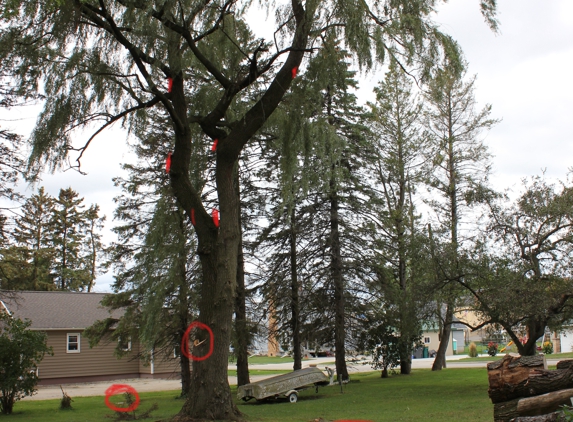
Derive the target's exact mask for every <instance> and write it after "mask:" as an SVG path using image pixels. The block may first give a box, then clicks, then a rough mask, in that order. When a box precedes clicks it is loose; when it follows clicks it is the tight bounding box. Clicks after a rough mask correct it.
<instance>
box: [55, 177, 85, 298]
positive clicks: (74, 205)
mask: <svg viewBox="0 0 573 422" xmlns="http://www.w3.org/2000/svg"><path fill="white" fill-rule="evenodd" d="M83 200H84V199H83V198H80V197H79V195H78V193H77V192H75V191H74V190H73V189H72V188H67V189H60V193H59V195H58V198H56V199H55V200H54V210H53V214H52V218H51V220H50V223H49V224H50V225H51V229H52V230H53V231H52V239H51V242H52V247H53V251H54V255H53V259H54V261H53V271H54V276H55V283H56V286H57V288H58V289H60V290H84V289H87V288H88V286H89V285H91V283H92V282H93V280H92V279H91V273H90V271H89V269H86V267H85V266H84V265H83V264H84V263H83V262H82V255H81V249H82V244H83V242H84V240H85V236H84V232H83V229H84V225H85V212H84V210H83V208H84V207H85V206H84V205H82V202H83Z"/></svg>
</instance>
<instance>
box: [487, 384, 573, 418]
mask: <svg viewBox="0 0 573 422" xmlns="http://www.w3.org/2000/svg"><path fill="white" fill-rule="evenodd" d="M571 397H573V388H568V389H566V390H559V391H553V392H551V393H547V394H542V395H540V396H535V397H528V398H524V399H516V400H510V401H506V402H503V403H497V404H495V405H494V406H493V419H494V420H495V421H496V422H509V421H511V420H512V419H514V418H517V417H519V416H537V415H544V414H547V413H551V412H555V411H556V410H558V409H559V406H562V405H564V404H570V403H571Z"/></svg>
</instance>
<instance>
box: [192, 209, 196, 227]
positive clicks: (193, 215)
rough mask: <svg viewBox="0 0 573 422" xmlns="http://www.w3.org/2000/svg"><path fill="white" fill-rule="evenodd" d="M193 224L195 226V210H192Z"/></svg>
mask: <svg viewBox="0 0 573 422" xmlns="http://www.w3.org/2000/svg"><path fill="white" fill-rule="evenodd" d="M191 224H193V225H195V208H191Z"/></svg>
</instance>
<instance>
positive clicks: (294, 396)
mask: <svg viewBox="0 0 573 422" xmlns="http://www.w3.org/2000/svg"><path fill="white" fill-rule="evenodd" d="M288 400H289V401H290V402H291V403H296V402H297V401H298V394H297V393H290V394H289V395H288Z"/></svg>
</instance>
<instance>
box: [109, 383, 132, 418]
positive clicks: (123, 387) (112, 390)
mask: <svg viewBox="0 0 573 422" xmlns="http://www.w3.org/2000/svg"><path fill="white" fill-rule="evenodd" d="M121 393H130V394H133V395H134V396H135V402H134V403H132V404H131V406H129V407H117V406H115V405H114V404H112V403H111V402H110V401H109V398H110V397H111V396H115V395H116V394H121ZM105 405H106V406H107V407H109V408H110V409H111V410H114V411H116V412H131V411H133V410H135V409H137V406H139V394H137V391H135V388H133V387H132V386H131V385H127V384H113V385H112V386H110V387H109V388H108V389H107V390H105Z"/></svg>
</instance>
